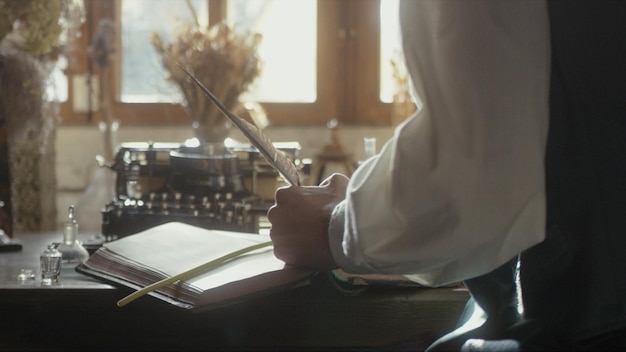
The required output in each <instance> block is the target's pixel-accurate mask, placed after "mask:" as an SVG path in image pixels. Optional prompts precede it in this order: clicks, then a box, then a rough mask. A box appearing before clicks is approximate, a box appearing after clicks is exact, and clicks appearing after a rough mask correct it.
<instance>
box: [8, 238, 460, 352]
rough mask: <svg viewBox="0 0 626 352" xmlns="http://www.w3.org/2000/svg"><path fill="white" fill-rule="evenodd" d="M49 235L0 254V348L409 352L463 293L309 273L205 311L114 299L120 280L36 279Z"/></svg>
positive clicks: (452, 313)
mask: <svg viewBox="0 0 626 352" xmlns="http://www.w3.org/2000/svg"><path fill="white" fill-rule="evenodd" d="M56 237H58V236H57V235H56V234H25V235H21V236H20V235H19V234H18V235H17V236H16V241H17V242H20V243H22V245H23V249H22V251H20V252H11V253H0V312H2V314H1V315H0V323H2V326H1V330H0V350H15V349H20V350H24V349H29V350H32V349H44V348H45V349H47V350H64V351H68V350H81V351H84V350H147V351H148V350H149V351H154V350H217V349H229V350H232V349H239V350H249V349H272V350H281V349H282V350H294V349H301V350H307V349H308V350H320V349H341V350H345V349H356V348H363V347H365V348H367V347H380V348H384V349H389V348H395V347H397V349H405V348H406V349H411V350H414V351H417V350H422V349H424V348H425V347H427V346H428V344H430V343H431V342H432V341H434V340H435V339H436V338H438V337H439V336H441V335H442V334H444V333H446V332H448V331H450V330H452V329H453V328H454V325H455V323H456V320H457V319H458V317H459V316H460V313H461V311H462V309H463V307H464V305H465V302H466V301H467V298H468V296H469V295H468V293H467V291H465V290H462V289H457V288H438V289H431V288H407V287H370V288H367V289H366V290H364V291H362V292H360V293H359V294H356V295H349V294H346V293H345V292H342V291H340V290H338V289H337V288H336V287H335V286H334V285H333V283H332V282H331V280H330V279H329V277H326V276H325V275H318V276H317V277H315V278H314V280H313V281H312V282H311V284H310V285H308V286H304V287H301V288H298V289H293V290H289V291H286V292H281V293H277V294H272V295H266V296H262V297H257V298H254V299H251V300H249V301H246V302H242V303H238V304H234V305H231V306H227V307H223V308H218V309H214V310H211V311H206V312H199V313H191V312H190V311H187V310H184V309H181V308H178V307H174V306H172V305H170V304H167V303H165V302H163V301H160V300H158V299H155V298H153V297H150V296H146V297H143V298H142V299H140V300H137V301H136V302H133V304H131V305H128V306H125V307H123V308H118V307H117V306H116V305H115V302H116V301H117V300H119V299H120V298H122V297H124V296H125V295H126V294H128V293H129V291H128V289H125V288H117V287H114V286H111V285H108V284H105V283H102V282H100V281H97V280H94V279H92V278H89V277H86V276H83V275H81V274H79V273H77V272H75V271H74V269H73V268H71V267H66V268H64V269H63V270H62V274H61V275H62V279H61V282H60V283H59V284H58V285H54V286H42V285H41V283H40V280H39V277H38V275H39V270H38V263H39V253H40V252H41V251H42V250H43V249H44V248H45V246H46V244H47V243H49V242H52V241H54V240H57V238H56ZM20 269H33V270H34V272H35V273H36V275H37V279H35V280H33V281H30V282H19V281H18V280H17V275H18V274H19V272H20ZM398 342H406V343H401V344H397V343H398ZM392 346H393V347H392Z"/></svg>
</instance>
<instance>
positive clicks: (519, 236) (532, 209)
mask: <svg viewBox="0 0 626 352" xmlns="http://www.w3.org/2000/svg"><path fill="white" fill-rule="evenodd" d="M400 24H401V29H402V36H403V45H404V54H405V59H406V63H407V67H408V70H409V73H410V74H411V77H412V84H413V88H414V91H415V94H416V100H417V101H418V111H417V112H416V113H415V114H414V115H413V116H411V117H410V118H409V119H408V120H406V121H405V122H404V123H403V124H402V125H400V126H398V127H397V129H396V130H395V134H394V136H393V138H392V139H390V140H389V141H388V142H387V143H386V144H385V145H384V147H383V148H382V150H381V152H380V153H379V154H378V155H377V156H375V157H373V158H370V159H369V160H367V161H366V162H365V163H364V164H363V165H361V166H360V167H359V168H358V169H357V170H356V172H355V173H354V174H353V175H352V177H351V180H350V183H349V185H348V189H347V196H346V199H345V200H344V201H343V202H342V203H340V204H339V205H338V206H337V207H336V208H335V210H334V212H333V216H332V218H331V224H330V228H329V232H330V233H329V236H330V243H331V249H332V250H333V256H334V258H335V260H336V261H337V263H338V264H339V266H340V267H342V268H343V269H344V270H346V271H348V272H353V273H367V272H379V273H389V274H404V275H407V276H408V277H409V278H411V279H413V280H415V281H417V282H420V283H422V284H425V285H431V286H437V285H443V284H448V283H452V282H457V281H461V280H465V279H469V278H472V277H475V276H479V275H482V274H485V273H487V272H489V271H491V270H493V269H495V268H497V267H498V266H500V265H502V264H504V263H505V262H506V261H508V260H510V259H511V258H513V257H514V256H516V255H517V254H519V253H520V252H521V251H523V250H525V249H527V248H529V247H531V246H533V245H534V244H537V243H539V242H541V241H542V240H543V239H544V237H545V213H546V206H545V191H544V151H545V145H546V136H547V128H548V88H549V87H548V86H549V61H550V47H549V45H550V44H549V28H548V15H547V8H546V4H545V2H544V1H528V0H516V1H511V0H509V1H498V0H472V1H467V0H451V1H443V0H433V1H430V0H428V1H427V0H420V1H414V0H408V1H404V2H403V3H402V4H401V7H400Z"/></svg>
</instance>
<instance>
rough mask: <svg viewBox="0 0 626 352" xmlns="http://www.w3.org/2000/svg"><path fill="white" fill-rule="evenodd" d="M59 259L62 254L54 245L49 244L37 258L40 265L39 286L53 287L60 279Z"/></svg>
mask: <svg viewBox="0 0 626 352" xmlns="http://www.w3.org/2000/svg"><path fill="white" fill-rule="evenodd" d="M61 258H62V254H61V252H59V251H58V250H57V248H56V244H54V243H53V244H49V245H48V248H46V250H45V251H43V252H41V255H40V256H39V263H40V265H41V284H42V285H53V284H56V283H58V282H59V280H60V278H61Z"/></svg>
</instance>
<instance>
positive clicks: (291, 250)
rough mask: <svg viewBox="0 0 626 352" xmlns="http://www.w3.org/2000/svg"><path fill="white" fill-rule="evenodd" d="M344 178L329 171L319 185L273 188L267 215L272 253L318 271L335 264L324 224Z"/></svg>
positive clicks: (339, 196) (342, 193) (342, 191)
mask: <svg viewBox="0 0 626 352" xmlns="http://www.w3.org/2000/svg"><path fill="white" fill-rule="evenodd" d="M347 185H348V178H347V177H346V176H344V175H340V174H333V175H331V176H330V177H328V178H327V179H326V180H324V181H323V182H322V183H321V184H320V185H319V186H312V187H311V186H309V187H296V186H287V187H281V188H279V189H278V190H276V195H275V200H276V203H275V204H274V205H273V206H272V207H271V208H270V209H269V211H268V213H267V217H268V219H269V221H270V222H271V223H272V228H271V230H270V236H271V238H272V241H273V242H274V254H275V255H276V257H277V258H279V259H281V260H283V261H285V263H287V264H290V265H294V266H299V267H305V268H309V269H313V270H318V271H325V270H332V269H335V268H336V267H337V264H336V263H335V261H334V259H333V256H332V254H331V252H330V247H329V244H328V225H329V222H330V215H331V213H332V211H333V209H334V208H335V206H336V205H337V204H338V203H339V202H341V201H342V200H343V199H344V198H345V195H346V187H347Z"/></svg>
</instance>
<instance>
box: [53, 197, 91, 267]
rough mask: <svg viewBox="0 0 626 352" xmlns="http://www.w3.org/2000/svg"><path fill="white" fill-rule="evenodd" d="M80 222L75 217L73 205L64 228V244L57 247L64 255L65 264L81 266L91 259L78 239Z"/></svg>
mask: <svg viewBox="0 0 626 352" xmlns="http://www.w3.org/2000/svg"><path fill="white" fill-rule="evenodd" d="M77 235H78V222H76V218H75V217H74V206H73V205H71V206H70V208H69V212H68V215H67V220H66V221H65V225H64V227H63V242H61V243H60V244H59V246H58V247H57V249H58V251H59V252H61V254H62V255H63V263H75V264H80V263H83V262H85V261H86V260H87V259H88V258H89V252H87V250H86V249H85V247H83V245H82V243H80V241H78V239H77Z"/></svg>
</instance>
